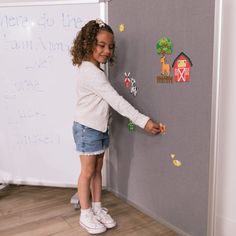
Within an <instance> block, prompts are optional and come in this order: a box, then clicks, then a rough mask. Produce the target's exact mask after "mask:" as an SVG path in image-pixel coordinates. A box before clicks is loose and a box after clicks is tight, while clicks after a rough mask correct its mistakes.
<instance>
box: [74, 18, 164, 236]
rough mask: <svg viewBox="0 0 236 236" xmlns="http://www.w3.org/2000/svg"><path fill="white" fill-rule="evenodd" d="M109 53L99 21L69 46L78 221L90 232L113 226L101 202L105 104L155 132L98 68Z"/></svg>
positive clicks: (107, 35) (106, 29)
mask: <svg viewBox="0 0 236 236" xmlns="http://www.w3.org/2000/svg"><path fill="white" fill-rule="evenodd" d="M114 51H115V43H114V34H113V31H112V29H111V27H110V26H109V25H107V24H105V23H104V22H102V21H101V20H96V21H95V20H92V21H89V22H88V23H87V24H86V25H85V26H84V27H82V29H81V31H80V32H79V33H78V34H77V36H76V38H75V40H74V42H73V46H72V48H71V55H72V62H73V65H74V66H78V73H77V75H78V77H77V87H76V91H77V104H76V112H75V120H74V124H73V135H74V140H75V144H76V149H77V151H78V152H79V154H80V161H81V173H80V176H79V180H78V194H79V199H80V205H81V214H80V225H81V226H82V227H83V228H85V229H86V230H87V231H88V232H89V233H91V234H98V233H102V232H105V231H106V229H107V228H113V227H115V226H116V222H115V221H114V219H113V218H112V217H111V216H110V215H109V214H108V210H107V209H105V208H103V207H102V205H101V187H102V175H101V170H102V165H103V157H104V152H105V150H106V148H107V147H108V145H109V136H108V118H109V106H111V107H112V108H113V109H115V110H116V111H118V112H119V113H120V114H121V115H123V116H125V117H127V118H129V119H130V120H131V121H132V122H133V123H135V124H136V125H138V126H140V127H141V128H144V129H145V130H146V131H147V132H149V133H151V134H158V133H160V124H157V123H155V122H153V121H152V120H151V119H150V118H149V117H147V116H145V115H143V114H141V113H140V112H139V111H138V110H136V109H135V108H134V107H133V106H131V105H130V104H129V103H128V102H127V101H126V100H125V99H124V98H123V97H122V96H120V95H119V94H118V93H117V92H116V91H115V89H114V88H113V87H112V86H111V84H110V83H109V81H108V79H107V77H106V75H105V73H104V71H103V70H102V69H101V68H100V65H101V64H105V63H106V62H108V61H109V62H110V63H112V62H113V60H114ZM90 194H91V196H92V205H90Z"/></svg>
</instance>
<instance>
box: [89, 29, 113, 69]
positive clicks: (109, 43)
mask: <svg viewBox="0 0 236 236" xmlns="http://www.w3.org/2000/svg"><path fill="white" fill-rule="evenodd" d="M113 49H114V37H113V34H111V33H110V32H107V31H101V32H99V33H98V35H97V43H96V44H95V45H94V50H93V53H92V55H91V57H90V61H91V62H92V63H94V64H95V65H96V66H99V65H100V63H102V64H105V63H106V62H107V61H108V59H109V58H110V57H111V56H112V55H113Z"/></svg>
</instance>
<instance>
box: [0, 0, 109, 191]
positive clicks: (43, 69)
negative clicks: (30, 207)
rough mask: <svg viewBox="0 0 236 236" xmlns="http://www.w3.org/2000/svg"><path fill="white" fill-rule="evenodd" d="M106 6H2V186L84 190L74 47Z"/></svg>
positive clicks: (57, 3) (80, 3)
mask: <svg viewBox="0 0 236 236" xmlns="http://www.w3.org/2000/svg"><path fill="white" fill-rule="evenodd" d="M106 4H107V3H106V2H104V1H94V0H93V1H89V0H88V1H52V2H51V1H45V2H39V1H37V2H26V1H25V2H12V3H6V2H5V3H4V2H3V1H0V28H1V31H0V41H1V44H0V51H1V58H2V59H3V58H4V59H3V60H1V61H2V63H1V72H0V114H1V116H0V123H1V124H0V129H1V134H0V182H3V183H16V184H22V183H23V184H34V185H47V186H63V187H64V186H76V185H77V177H78V174H79V172H80V163H79V158H78V154H77V153H76V151H75V147H74V142H73V137H72V122H73V115H74V108H75V103H76V96H75V86H74V85H75V84H74V82H75V80H74V77H76V68H75V67H73V66H72V63H71V57H70V54H69V49H70V47H71V44H72V41H73V39H74V38H75V36H76V34H77V32H78V31H79V30H80V28H81V27H82V25H83V24H84V23H86V22H87V21H89V20H91V19H96V18H101V19H103V20H105V21H106V19H107V12H106V11H107V7H106Z"/></svg>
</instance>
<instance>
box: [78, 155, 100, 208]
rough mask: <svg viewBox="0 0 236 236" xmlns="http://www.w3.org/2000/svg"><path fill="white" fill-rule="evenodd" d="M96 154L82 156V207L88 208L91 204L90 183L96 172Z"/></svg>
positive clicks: (80, 182) (80, 184)
mask: <svg viewBox="0 0 236 236" xmlns="http://www.w3.org/2000/svg"><path fill="white" fill-rule="evenodd" d="M96 159H97V157H96V156H86V155H81V156H80V163H81V172H80V176H79V180H78V194H79V199H80V206H81V209H88V208H89V207H90V206H91V204H90V200H89V199H90V183H91V179H92V177H93V176H94V173H95V167H96Z"/></svg>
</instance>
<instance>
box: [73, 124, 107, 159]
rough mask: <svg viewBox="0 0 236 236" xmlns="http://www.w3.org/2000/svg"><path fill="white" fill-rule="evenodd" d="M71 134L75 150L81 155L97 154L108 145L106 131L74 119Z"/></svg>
mask: <svg viewBox="0 0 236 236" xmlns="http://www.w3.org/2000/svg"><path fill="white" fill-rule="evenodd" d="M73 136H74V141H75V145H76V150H77V151H78V152H79V154H82V155H98V154H101V153H104V152H105V150H106V148H108V146H109V135H108V131H107V132H105V133H103V132H101V131H98V130H95V129H92V128H89V127H87V126H85V125H81V124H80V123H78V122H76V121H74V123H73Z"/></svg>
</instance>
